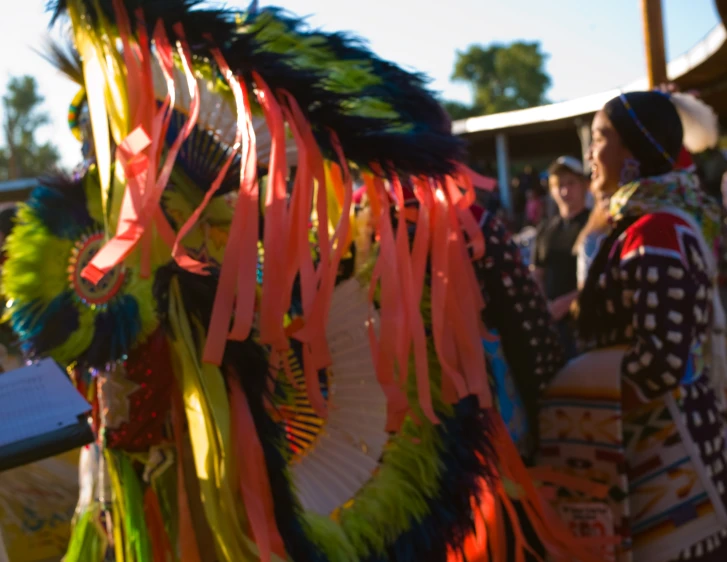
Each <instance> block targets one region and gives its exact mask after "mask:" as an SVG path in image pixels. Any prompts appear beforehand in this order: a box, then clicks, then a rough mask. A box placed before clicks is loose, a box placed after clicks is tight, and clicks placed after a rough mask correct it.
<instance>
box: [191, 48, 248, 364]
mask: <svg viewBox="0 0 727 562" xmlns="http://www.w3.org/2000/svg"><path fill="white" fill-rule="evenodd" d="M212 54H213V56H214V57H215V59H216V61H217V64H218V65H219V67H220V70H221V71H222V72H223V74H224V75H225V77H226V79H227V80H228V84H229V85H230V88H231V90H232V93H233V95H234V98H235V105H236V106H237V127H238V131H239V132H240V133H241V134H242V135H243V138H242V161H241V165H240V191H239V196H238V198H237V204H236V206H235V212H234V214H233V216H232V222H231V224H230V236H229V237H228V240H227V246H226V247H225V255H224V259H223V261H222V267H221V269H220V279H219V282H218V286H217V294H216V296H215V301H214V305H213V307H212V316H211V319H210V325H209V330H208V334H207V342H206V344H205V349H204V356H203V357H204V361H205V362H208V363H213V364H215V365H219V364H220V363H221V362H222V356H223V354H224V350H225V345H226V343H227V340H228V338H230V339H233V340H237V341H244V340H246V339H247V338H248V337H249V335H250V330H251V329H252V322H253V315H254V313H255V286H256V283H257V261H258V247H257V242H258V213H259V208H258V201H259V189H258V182H257V152H256V143H255V133H254V131H253V128H252V113H251V111H250V100H249V96H248V93H247V87H246V86H245V82H244V80H242V79H240V78H238V77H235V76H233V74H232V72H231V71H230V67H229V66H228V64H227V62H226V61H225V60H224V58H222V55H221V53H220V52H219V51H218V50H216V49H215V50H213V51H212ZM235 293H237V303H236V305H235ZM235 306H236V308H235V320H234V324H233V328H232V331H231V332H230V331H229V330H230V328H229V326H230V319H231V318H232V311H233V307H235Z"/></svg>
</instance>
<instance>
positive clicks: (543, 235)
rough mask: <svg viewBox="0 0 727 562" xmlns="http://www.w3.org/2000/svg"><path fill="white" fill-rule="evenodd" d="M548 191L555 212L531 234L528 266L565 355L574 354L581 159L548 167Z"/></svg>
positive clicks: (583, 191)
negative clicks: (546, 303)
mask: <svg viewBox="0 0 727 562" xmlns="http://www.w3.org/2000/svg"><path fill="white" fill-rule="evenodd" d="M548 175H549V177H548V186H549V188H550V195H551V197H552V198H553V200H554V201H555V204H556V206H557V207H558V215H556V216H555V217H553V218H552V219H550V220H549V221H547V222H545V223H544V224H543V225H542V226H541V227H540V229H539V230H538V233H537V235H536V238H535V246H534V251H533V259H532V264H531V269H532V271H533V276H534V277H535V280H536V282H537V283H538V285H539V286H540V288H541V289H542V291H543V293H544V294H545V296H546V298H547V299H548V303H549V306H550V311H551V314H552V315H553V319H554V320H555V321H556V323H557V327H558V332H559V333H560V336H561V341H562V343H563V346H564V348H565V350H566V353H567V355H568V356H569V357H572V356H573V355H575V352H576V349H575V339H574V336H573V331H572V329H571V322H570V320H571V317H570V307H571V304H572V303H573V301H574V300H575V298H576V297H577V296H578V281H577V270H576V268H577V259H576V256H575V254H574V251H573V247H574V245H575V243H576V240H577V239H578V235H579V234H580V232H581V230H582V229H583V227H584V226H585V225H586V223H587V222H588V215H589V210H588V208H587V206H586V197H587V195H588V178H587V177H586V175H585V173H584V171H583V165H582V164H581V162H580V161H579V160H578V159H576V158H573V157H571V156H561V157H560V158H558V159H557V160H556V161H555V162H553V163H552V164H551V165H550V167H549V168H548Z"/></svg>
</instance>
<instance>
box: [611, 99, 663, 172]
mask: <svg viewBox="0 0 727 562" xmlns="http://www.w3.org/2000/svg"><path fill="white" fill-rule="evenodd" d="M619 99H620V100H621V103H622V104H623V106H624V108H625V109H626V112H627V113H628V114H629V116H630V117H631V119H632V120H633V121H634V123H635V124H636V126H637V127H638V128H639V130H640V131H641V132H642V134H643V135H644V136H645V137H646V139H647V140H648V141H649V142H650V143H651V144H652V146H653V147H654V148H656V150H658V151H659V152H660V153H661V155H662V156H663V157H664V158H665V159H666V161H667V162H669V163H670V164H671V165H672V166H673V165H675V164H676V161H675V160H674V158H672V157H671V155H670V154H669V153H668V152H667V151H666V150H665V149H664V147H663V146H661V145H660V144H659V143H658V142H657V140H656V139H655V138H654V137H653V135H652V134H651V133H650V132H649V130H648V129H647V128H646V127H645V126H644V124H643V123H642V122H641V120H640V119H639V116H638V115H636V111H634V108H633V107H631V104H630V103H629V100H628V99H627V98H626V95H625V94H621V95H620V96H619Z"/></svg>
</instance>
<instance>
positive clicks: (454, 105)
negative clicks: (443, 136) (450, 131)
mask: <svg viewBox="0 0 727 562" xmlns="http://www.w3.org/2000/svg"><path fill="white" fill-rule="evenodd" d="M442 107H444V110H445V111H446V112H447V113H448V114H449V116H450V117H451V118H452V119H467V118H468V117H476V116H477V115H482V112H481V111H478V110H477V108H476V107H473V106H471V105H468V104H466V103H462V102H459V101H448V100H445V101H443V102H442Z"/></svg>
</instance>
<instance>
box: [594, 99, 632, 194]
mask: <svg viewBox="0 0 727 562" xmlns="http://www.w3.org/2000/svg"><path fill="white" fill-rule="evenodd" d="M629 157H630V153H629V151H628V149H627V148H626V147H625V146H624V145H623V143H622V142H621V138H620V137H619V135H618V132H617V131H616V129H615V128H614V126H613V125H612V124H611V121H610V120H609V118H608V117H607V116H606V113H605V112H604V111H603V110H601V111H599V112H598V113H596V116H595V117H594V119H593V125H592V126H591V146H590V148H589V150H588V162H589V163H590V165H591V193H592V194H593V197H594V199H595V200H596V203H597V204H598V202H599V201H600V202H603V201H608V199H609V198H610V197H611V195H613V194H614V193H615V192H616V191H617V190H618V188H619V183H620V179H621V170H622V169H623V166H624V162H625V160H626V159H627V158H629Z"/></svg>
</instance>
